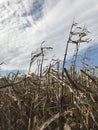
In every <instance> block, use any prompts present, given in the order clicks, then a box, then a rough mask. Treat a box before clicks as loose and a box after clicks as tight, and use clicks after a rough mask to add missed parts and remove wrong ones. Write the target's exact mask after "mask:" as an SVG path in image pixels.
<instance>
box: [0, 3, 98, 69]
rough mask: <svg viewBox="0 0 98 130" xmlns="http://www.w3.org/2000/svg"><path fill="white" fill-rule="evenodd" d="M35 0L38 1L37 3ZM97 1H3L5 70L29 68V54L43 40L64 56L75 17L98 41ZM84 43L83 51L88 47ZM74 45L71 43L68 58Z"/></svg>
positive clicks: (0, 31)
mask: <svg viewBox="0 0 98 130" xmlns="http://www.w3.org/2000/svg"><path fill="white" fill-rule="evenodd" d="M34 2H35V3H36V4H34ZM97 5H98V1H97V0H86V1H85V0H82V1H81V0H51V1H50V0H41V1H40V0H23V1H21V0H5V1H2V2H0V12H1V13H0V61H5V62H6V63H7V65H4V66H3V67H2V69H28V66H29V60H30V54H31V52H32V51H34V50H36V49H37V48H38V47H39V46H40V44H41V42H42V41H44V40H46V41H47V46H52V47H53V48H54V52H52V51H51V54H49V53H47V57H50V58H51V57H53V55H55V57H57V58H60V59H62V58H63V55H64V50H65V46H66V41H67V38H68V34H69V30H70V26H71V23H72V21H73V19H74V18H75V20H76V21H78V22H79V23H80V25H81V26H83V25H87V27H88V29H89V30H90V31H91V32H92V33H91V34H90V37H91V38H93V39H95V40H94V42H95V43H98V29H97V28H98V24H97V23H98V17H97V13H98V7H97ZM87 46H88V45H87V44H83V45H82V46H81V48H80V49H81V50H83V49H85V48H87ZM73 49H74V47H73V46H70V48H69V55H68V57H70V56H72V51H73Z"/></svg>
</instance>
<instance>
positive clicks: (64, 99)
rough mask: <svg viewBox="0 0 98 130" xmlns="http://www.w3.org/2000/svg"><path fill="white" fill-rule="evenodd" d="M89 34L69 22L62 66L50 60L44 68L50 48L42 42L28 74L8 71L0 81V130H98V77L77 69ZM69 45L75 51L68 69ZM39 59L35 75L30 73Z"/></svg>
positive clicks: (33, 55) (55, 60)
mask: <svg viewBox="0 0 98 130" xmlns="http://www.w3.org/2000/svg"><path fill="white" fill-rule="evenodd" d="M88 33H89V32H88V31H87V28H86V27H83V28H82V27H78V25H77V23H72V26H71V29H70V34H69V38H68V41H67V44H66V48H65V54H64V59H63V61H62V67H61V61H60V60H59V59H52V61H51V63H50V64H49V65H48V66H47V67H46V68H43V64H44V58H45V54H44V51H45V50H46V51H49V50H51V49H53V48H51V47H43V44H44V43H42V45H41V48H40V52H36V53H32V54H31V61H30V66H29V72H28V74H23V75H21V76H20V74H19V72H17V73H12V72H11V73H9V75H8V76H6V77H3V78H1V79H0V130H98V77H97V76H96V75H93V74H91V73H90V70H89V72H88V71H87V69H86V68H84V67H83V68H82V69H81V70H80V71H77V70H76V66H77V64H76V61H77V57H78V52H79V45H80V44H82V43H83V42H85V43H87V44H89V42H90V41H91V40H90V39H88V38H85V37H86V36H87V34H88ZM74 37H75V38H74ZM73 39H74V40H73ZM70 44H75V45H76V48H75V51H74V55H73V59H72V65H71V66H70V69H67V67H66V57H67V55H68V47H69V45H70ZM38 59H40V63H39V64H37V70H38V71H37V74H35V73H33V72H32V73H31V68H32V66H33V63H34V61H38Z"/></svg>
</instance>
